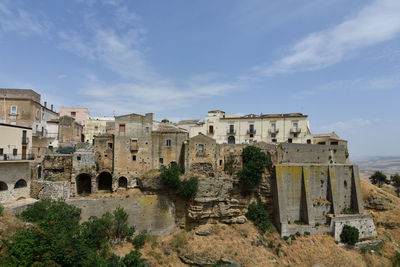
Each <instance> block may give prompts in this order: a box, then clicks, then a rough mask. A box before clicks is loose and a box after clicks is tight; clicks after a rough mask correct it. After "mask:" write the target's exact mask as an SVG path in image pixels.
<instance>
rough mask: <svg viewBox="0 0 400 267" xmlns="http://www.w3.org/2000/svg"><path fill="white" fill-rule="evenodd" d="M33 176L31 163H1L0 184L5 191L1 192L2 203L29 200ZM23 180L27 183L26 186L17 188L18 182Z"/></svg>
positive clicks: (0, 200)
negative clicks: (22, 199)
mask: <svg viewBox="0 0 400 267" xmlns="http://www.w3.org/2000/svg"><path fill="white" fill-rule="evenodd" d="M31 176H32V172H31V163H30V162H29V161H21V162H10V161H4V162H1V161H0V182H1V183H2V187H1V188H2V189H3V190H1V191H0V203H7V202H13V201H16V200H18V199H21V198H29V193H30V184H31ZM21 180H23V181H25V183H26V186H24V187H20V188H15V186H16V184H17V182H18V181H21ZM4 184H5V185H6V186H5V185H4ZM5 187H6V188H5Z"/></svg>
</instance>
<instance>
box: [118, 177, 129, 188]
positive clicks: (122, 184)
mask: <svg viewBox="0 0 400 267" xmlns="http://www.w3.org/2000/svg"><path fill="white" fill-rule="evenodd" d="M118 188H125V189H127V188H128V179H126V177H124V176H121V177H119V179H118Z"/></svg>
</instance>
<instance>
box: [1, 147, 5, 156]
mask: <svg viewBox="0 0 400 267" xmlns="http://www.w3.org/2000/svg"><path fill="white" fill-rule="evenodd" d="M3 154H4V149H3V148H0V156H3Z"/></svg>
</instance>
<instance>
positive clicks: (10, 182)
mask: <svg viewBox="0 0 400 267" xmlns="http://www.w3.org/2000/svg"><path fill="white" fill-rule="evenodd" d="M0 136H1V138H0V203H7V202H12V201H16V200H18V199H22V198H28V197H29V186H30V181H31V175H32V174H31V165H32V161H33V159H34V157H33V154H31V153H32V152H31V149H32V129H31V128H29V127H24V126H17V125H9V124H4V123H0Z"/></svg>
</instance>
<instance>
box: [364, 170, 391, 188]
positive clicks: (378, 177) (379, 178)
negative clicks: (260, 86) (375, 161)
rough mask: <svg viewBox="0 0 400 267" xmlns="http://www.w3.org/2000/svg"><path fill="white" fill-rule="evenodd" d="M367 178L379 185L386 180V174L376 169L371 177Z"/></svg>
mask: <svg viewBox="0 0 400 267" xmlns="http://www.w3.org/2000/svg"><path fill="white" fill-rule="evenodd" d="M369 180H370V181H371V183H372V184H378V186H379V187H381V186H382V184H384V183H387V182H388V180H387V178H386V175H385V174H383V173H382V172H380V171H376V172H375V173H374V174H372V175H371V177H369Z"/></svg>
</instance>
